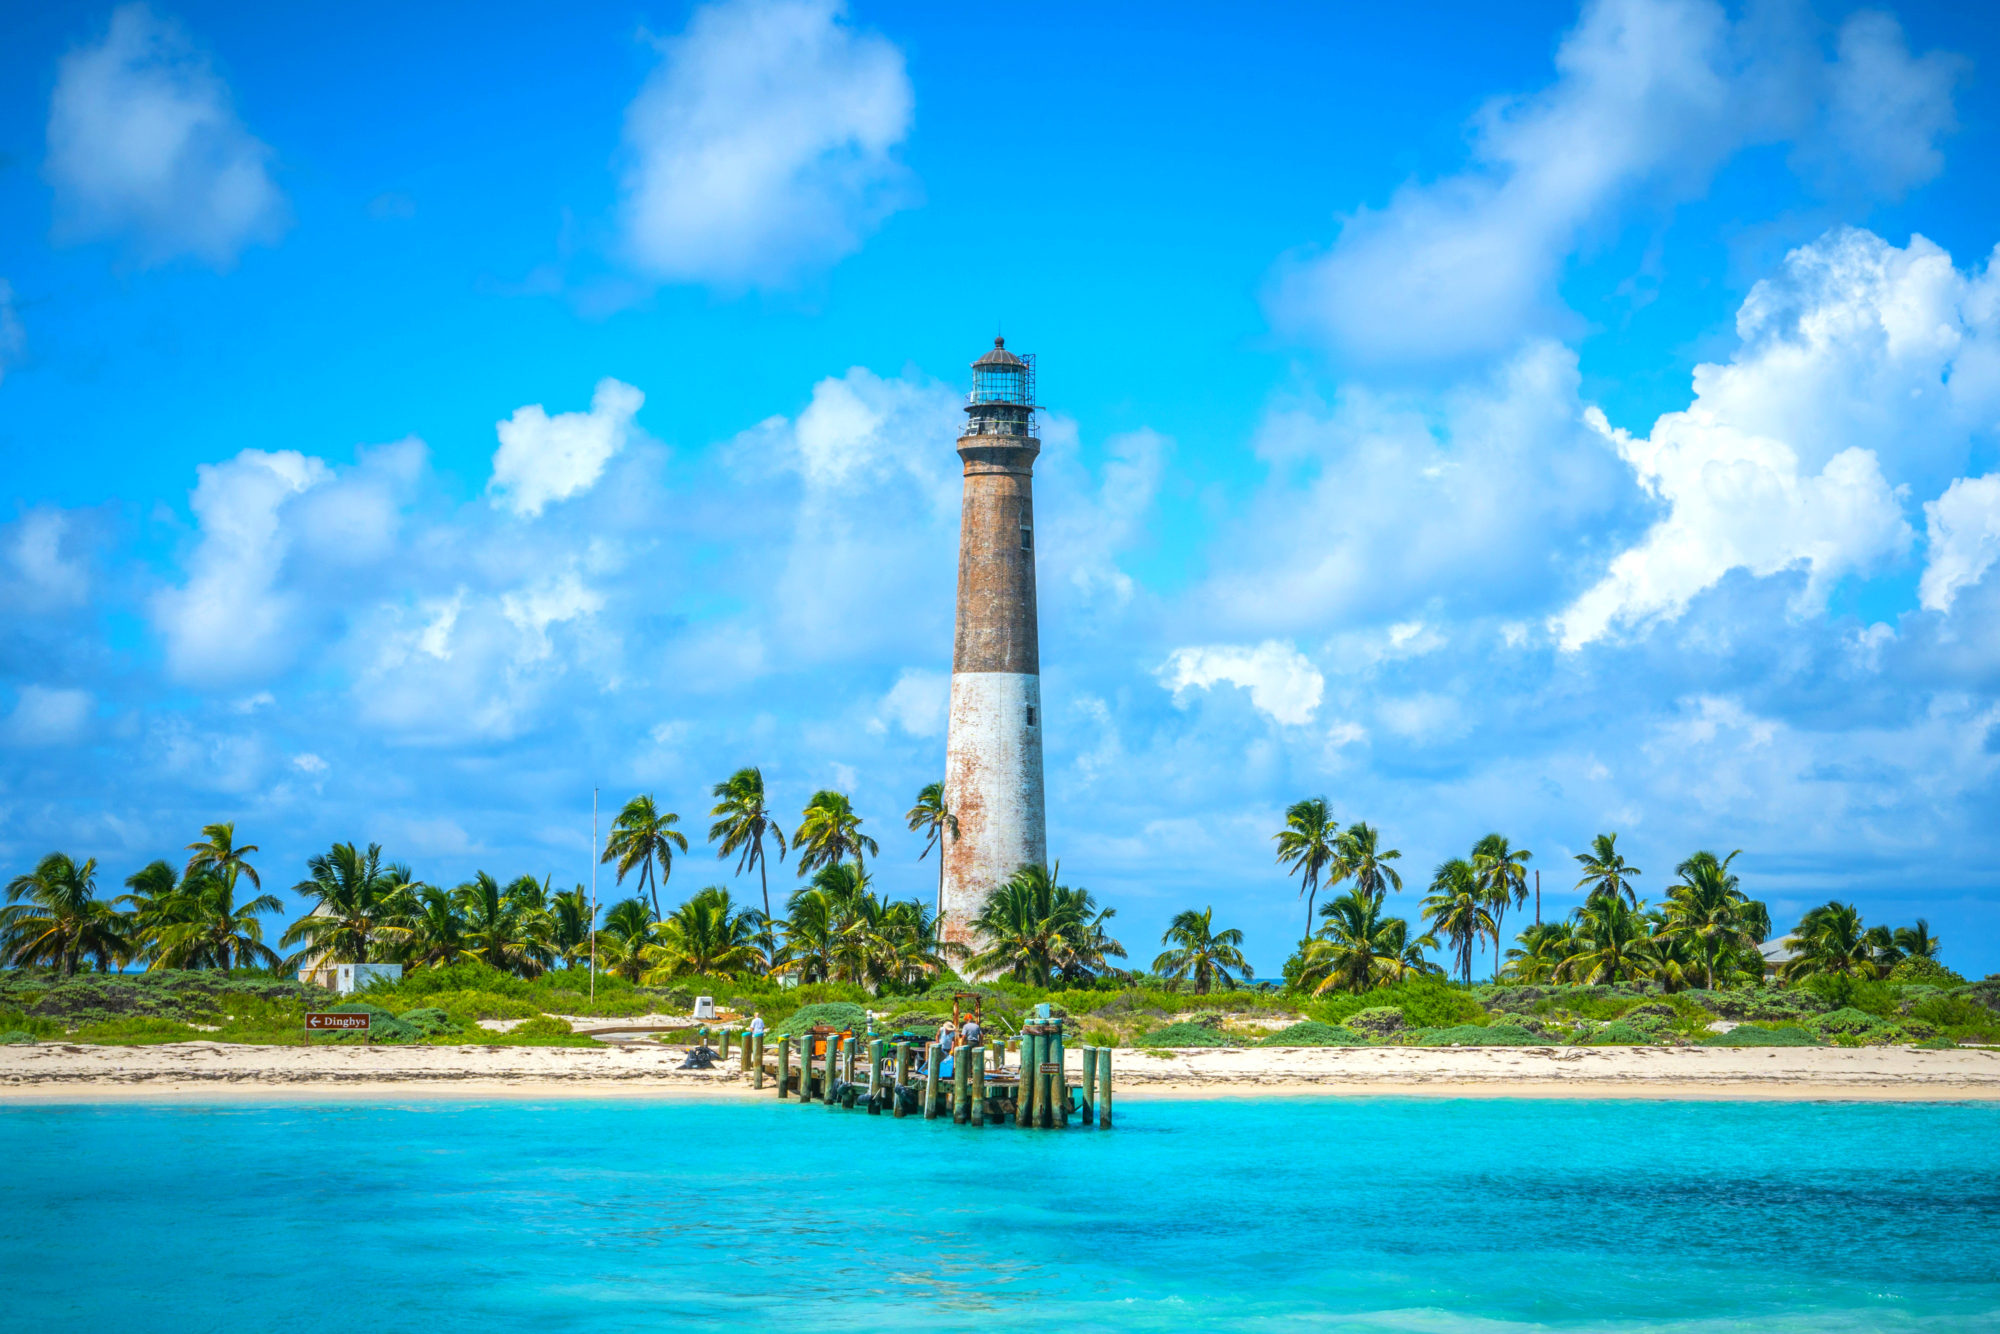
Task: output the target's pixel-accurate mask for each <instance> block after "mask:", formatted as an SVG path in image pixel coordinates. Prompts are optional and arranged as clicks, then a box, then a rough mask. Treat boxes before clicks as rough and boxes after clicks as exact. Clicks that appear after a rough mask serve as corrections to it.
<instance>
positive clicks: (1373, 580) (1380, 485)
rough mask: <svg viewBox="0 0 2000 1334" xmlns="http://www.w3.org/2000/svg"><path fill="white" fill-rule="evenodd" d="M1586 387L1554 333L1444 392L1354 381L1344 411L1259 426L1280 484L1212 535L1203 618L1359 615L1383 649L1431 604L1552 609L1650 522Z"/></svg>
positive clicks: (1364, 651) (1231, 623)
mask: <svg viewBox="0 0 2000 1334" xmlns="http://www.w3.org/2000/svg"><path fill="white" fill-rule="evenodd" d="M1579 384H1580V377H1579V374H1578V370H1577V359H1576V354H1575V353H1574V352H1572V351H1570V350H1569V349H1567V348H1564V347H1561V346H1559V345H1557V344H1555V343H1548V342H1542V343H1536V344H1533V345H1531V346H1529V347H1527V348H1525V349H1523V350H1522V351H1521V352H1520V353H1519V354H1518V355H1516V356H1515V357H1513V358H1511V359H1510V360H1508V361H1507V362H1505V363H1503V364H1501V365H1500V366H1498V367H1496V368H1494V369H1493V370H1492V371H1491V372H1489V373H1488V374H1485V375H1483V376H1481V377H1479V378H1478V379H1476V380H1472V381H1469V382H1467V383H1464V384H1461V385H1459V386H1457V387H1456V388H1454V389H1452V390H1450V391H1448V392H1446V393H1443V394H1441V395H1435V396H1431V395H1417V394H1413V393H1407V392H1405V393H1383V392H1378V391H1374V390H1370V389H1368V388H1366V387H1363V386H1360V385H1355V384H1349V385H1348V386H1346V387H1345V388H1344V389H1343V391H1342V393H1341V396H1340V398H1339V400H1338V401H1337V402H1336V403H1334V404H1333V405H1332V406H1331V407H1325V408H1323V407H1321V406H1319V405H1317V404H1308V405H1304V406H1299V407H1288V408H1284V409H1281V410H1278V411H1274V412H1273V413H1272V414H1271V415H1270V417H1269V418H1268V419H1267V420H1266V422H1265V423H1264V425H1263V428H1262V430H1261V431H1260V433H1259V435H1258V438H1257V452H1258V454H1259V455H1260V456H1261V457H1262V458H1263V459H1264V460H1265V461H1266V462H1267V463H1269V464H1270V465H1271V466H1272V475H1271V481H1270V482H1269V483H1268V484H1267V486H1266V487H1265V488H1264V490H1263V492H1262V493H1261V494H1260V495H1259V496H1258V497H1257V499H1256V502H1255V503H1254V505H1253V506H1252V507H1251V508H1250V509H1249V510H1248V512H1247V513H1246V514H1245V515H1244V516H1243V517H1242V518H1241V519H1240V520H1239V521H1238V522H1237V523H1236V524H1235V525H1233V527H1232V529H1231V530H1230V531H1229V532H1228V534H1227V536H1226V537H1225V539H1224V540H1222V541H1219V542H1218V543H1217V544H1216V550H1215V557H1214V562H1215V565H1216V567H1217V568H1216V572H1215V574H1214V575H1213V576H1212V577H1211V578H1210V580H1209V581H1208V584H1207V586H1206V587H1205V588H1204V589H1203V590H1201V592H1200V594H1199V595H1198V601H1199V606H1200V608H1201V614H1202V616H1203V618H1204V621H1205V622H1208V623H1213V624H1216V625H1220V626H1223V627H1226V628H1227V630H1226V631H1225V632H1227V631H1235V632H1237V633H1242V634H1269V633H1272V632H1274V631H1282V632H1287V633H1293V634H1319V633H1324V630H1325V628H1326V627H1327V626H1328V625H1330V624H1340V625H1344V626H1352V627H1356V630H1355V631H1354V633H1356V634H1359V635H1362V637H1363V640H1364V641H1365V642H1357V643H1356V644H1354V645H1352V646H1351V647H1352V649H1353V650H1354V654H1355V655H1359V656H1361V657H1365V658H1366V659H1368V660H1371V661H1372V660H1375V659H1379V658H1381V657H1382V656H1384V655H1385V654H1387V653H1388V652H1390V650H1391V648H1392V647H1394V646H1392V645H1390V644H1389V643H1388V641H1387V637H1386V626H1387V625H1388V624H1398V623H1405V622H1408V621H1411V620H1412V619H1413V618H1412V616H1411V613H1412V612H1413V611H1415V610H1416V609H1418V608H1420V607H1426V606H1427V605H1428V604H1431V603H1433V601H1435V603H1436V607H1437V616H1436V617H1431V616H1429V615H1428V613H1427V616H1426V619H1427V621H1428V620H1434V619H1439V618H1443V619H1446V620H1448V619H1449V618H1450V617H1452V616H1455V615H1458V614H1464V613H1479V614H1487V613H1493V612H1507V611H1513V612H1515V613H1516V614H1517V615H1519V614H1533V615H1537V616H1539V615H1541V614H1543V612H1544V610H1545V608H1546V606H1547V601H1546V600H1547V598H1548V597H1549V591H1550V587H1551V583H1552V582H1556V581H1559V580H1561V579H1562V578H1563V576H1564V575H1565V574H1566V573H1567V570H1568V567H1570V566H1572V565H1574V564H1576V563H1578V562H1581V561H1582V560H1584V559H1585V558H1586V557H1587V556H1588V555H1589V554H1590V553H1591V552H1592V551H1594V550H1595V549H1596V546H1597V545H1598V544H1600V543H1602V542H1603V541H1604V540H1605V538H1606V536H1607V535H1610V534H1616V533H1618V532H1619V531H1620V530H1621V529H1622V528H1624V527H1626V526H1627V525H1628V524H1629V523H1631V522H1632V521H1633V520H1634V519H1635V518H1637V517H1638V516H1637V515H1636V514H1635V513H1633V512H1632V511H1633V506H1634V503H1635V499H1636V497H1635V496H1634V493H1633V488H1632V484H1631V481H1630V478H1629V475H1628V474H1627V473H1626V471H1625V470H1624V469H1623V468H1622V467H1621V466H1620V465H1619V462H1618V460H1617V458H1616V457H1615V456H1614V455H1613V454H1612V453H1611V451H1610V450H1608V449H1606V448H1605V447H1604V443H1603V441H1602V440H1601V439H1600V438H1598V437H1596V436H1595V435H1593V434H1592V433H1591V432H1590V431H1589V430H1588V429H1587V428H1586V427H1585V426H1584V425H1583V422H1582V420H1581V419H1582V416H1583V407H1584V405H1583V403H1582V400H1581V399H1580V398H1579V397H1578V389H1579ZM1557 586H1558V587H1560V583H1558V584H1557ZM1371 625H1372V627H1373V628H1370V629H1367V630H1366V631H1363V630H1361V629H1360V628H1359V627H1363V626H1371ZM1432 633H1435V632H1434V631H1427V632H1420V633H1418V634H1417V635H1416V636H1415V637H1414V638H1413V640H1412V641H1411V642H1410V643H1409V644H1408V645H1407V646H1405V647H1404V648H1402V649H1400V650H1398V651H1400V652H1414V651H1418V650H1420V649H1424V648H1427V647H1429V646H1430V645H1431V639H1430V635H1431V634H1432Z"/></svg>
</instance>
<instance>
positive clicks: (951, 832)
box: [905, 783, 958, 917]
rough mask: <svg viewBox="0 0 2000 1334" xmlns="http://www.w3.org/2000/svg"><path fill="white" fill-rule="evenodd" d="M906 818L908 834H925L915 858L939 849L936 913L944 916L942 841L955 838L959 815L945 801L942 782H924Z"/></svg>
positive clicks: (926, 855)
mask: <svg viewBox="0 0 2000 1334" xmlns="http://www.w3.org/2000/svg"><path fill="white" fill-rule="evenodd" d="M905 818H906V819H908V820H909V822H910V832H911V833H913V834H922V835H924V850H923V851H922V852H920V853H918V854H917V860H918V861H922V860H923V859H924V858H926V857H928V856H929V855H930V852H931V849H932V848H936V849H937V850H938V893H937V915H938V916H939V917H943V916H944V842H945V840H946V839H947V838H950V839H953V840H956V839H957V838H958V817H957V816H956V815H953V814H952V813H951V808H950V807H949V806H947V805H945V803H944V784H943V783H926V784H924V788H923V791H921V792H919V793H917V804H916V805H914V806H912V807H910V809H909V811H908V812H906V814H905Z"/></svg>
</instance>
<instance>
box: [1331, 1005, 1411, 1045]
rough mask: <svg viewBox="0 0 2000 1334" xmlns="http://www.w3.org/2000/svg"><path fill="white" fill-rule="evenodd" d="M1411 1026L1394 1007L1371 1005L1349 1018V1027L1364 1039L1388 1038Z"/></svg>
mask: <svg viewBox="0 0 2000 1334" xmlns="http://www.w3.org/2000/svg"><path fill="white" fill-rule="evenodd" d="M1409 1026H1410V1024H1409V1021H1408V1020H1406V1019H1404V1018H1403V1012H1402V1011H1401V1010H1399V1009H1397V1008H1396V1007H1395V1006H1393V1005H1371V1006H1369V1007H1368V1008H1367V1009H1365V1010H1359V1011H1357V1012H1355V1013H1354V1014H1351V1015H1349V1016H1347V1027H1348V1028H1351V1029H1353V1030H1354V1031H1355V1032H1356V1033H1359V1034H1361V1035H1362V1036H1364V1037H1371V1038H1386V1037H1389V1036H1391V1035H1392V1034H1395V1033H1400V1032H1402V1031H1403V1030H1404V1029H1405V1028H1408V1027H1409Z"/></svg>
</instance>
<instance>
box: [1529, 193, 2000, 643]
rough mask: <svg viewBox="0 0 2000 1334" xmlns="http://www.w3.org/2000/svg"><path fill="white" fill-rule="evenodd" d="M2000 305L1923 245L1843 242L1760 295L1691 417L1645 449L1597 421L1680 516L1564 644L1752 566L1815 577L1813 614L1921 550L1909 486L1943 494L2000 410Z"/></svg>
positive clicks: (1605, 588) (1580, 612)
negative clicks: (1853, 580) (1847, 588)
mask: <svg viewBox="0 0 2000 1334" xmlns="http://www.w3.org/2000/svg"><path fill="white" fill-rule="evenodd" d="M1995 297H1996V279H1995V275H1994V274H1993V273H1992V271H1991V268H1990V266H1989V269H1988V271H1987V272H1985V273H1983V274H1979V275H1966V274H1962V273H1960V272H1959V271H1958V270H1957V269H1955V268H1954V267H1953V265H1952V262H1951V257H1950V256H1949V255H1947V254H1946V253H1945V252H1944V251H1942V250H1940V249H1939V248H1938V247H1937V246H1935V245H1933V244H1931V243H1930V242H1929V241H1927V240H1925V239H1924V238H1922V237H1920V236H1919V237H1912V238H1911V240H1910V244H1909V245H1908V246H1907V247H1903V248H1900V249H1899V248H1897V247H1895V246H1892V245H1890V244H1888V243H1887V242H1886V241H1884V240H1882V239H1881V238H1880V237H1878V236H1875V235H1873V234H1872V233H1869V232H1864V231H1857V230H1852V229H1842V230H1837V231H1834V232H1830V233H1828V234H1827V235H1826V236H1824V237H1821V238H1820V239H1819V240H1818V241H1815V242H1813V243H1812V244H1811V245H1807V246H1802V247H1800V248H1798V249H1797V250H1794V251H1793V252H1792V253H1791V254H1789V255H1788V256H1786V259H1785V262H1784V265H1783V268H1782V270H1781V272H1780V273H1779V274H1777V275H1775V276H1774V277H1772V278H1769V279H1766V280H1764V281H1762V282H1759V283H1758V284H1757V285H1756V286H1755V287H1753V288H1752V289H1751V291H1750V294H1749V296H1748V297H1747V298H1746V299H1745V300H1744V303H1743V306H1742V308H1741V310H1740V311H1739V312H1738V315H1737V321H1736V327H1737V334H1738V336H1739V338H1740V340H1741V344H1742V346H1741V347H1740V349H1739V350H1738V352H1737V353H1736V355H1735V356H1734V357H1733V358H1732V359H1731V360H1730V361H1729V362H1728V363H1726V364H1704V365H1701V366H1698V367H1696V369H1695V374H1694V389H1695V397H1694V401H1693V403H1692V404H1691V405H1690V406H1689V407H1688V408H1687V409H1686V410H1685V411H1681V412H1671V413H1667V414H1665V415H1664V416H1662V417H1661V418H1660V419H1659V420H1658V421H1657V422H1655V423H1654V425H1653V429H1652V431H1651V433H1650V434H1649V435H1648V436H1646V437H1643V438H1641V437H1637V436H1633V435H1631V434H1629V433H1627V432H1625V431H1622V430H1616V429H1613V428H1612V427H1611V426H1610V424H1609V423H1608V422H1607V421H1606V420H1605V419H1604V417H1603V415H1602V414H1601V413H1597V412H1595V411H1593V412H1592V413H1590V414H1589V416H1588V420H1589V421H1590V423H1591V425H1592V427H1593V428H1594V429H1596V430H1598V431H1599V432H1600V433H1602V434H1603V435H1604V436H1605V438H1606V439H1607V440H1609V441H1611V442H1612V443H1613V444H1614V445H1615V446H1616V448H1617V450H1618V453H1619V455H1620V456H1621V457H1622V458H1624V459H1625V460H1626V462H1627V463H1629V464H1630V465H1631V466H1632V469H1633V472H1634V474H1635V475H1636V476H1637V478H1638V481H1639V483H1640V485H1641V486H1642V487H1644V488H1645V490H1646V491H1647V492H1648V493H1649V494H1650V495H1651V496H1653V497H1654V498H1656V499H1657V500H1658V501H1659V502H1660V503H1661V505H1662V506H1663V507H1664V509H1665V511H1666V513H1665V515H1664V517H1662V518H1661V519H1660V520H1659V521H1658V522H1657V523H1655V524H1654V525H1653V527H1652V528H1651V530H1650V531H1649V532H1648V533H1647V534H1646V536H1645V537H1644V538H1643V539H1642V540H1641V541H1640V542H1639V543H1637V544H1636V545H1634V546H1632V547H1631V548H1629V549H1627V550H1625V551H1623V552H1621V553H1619V554H1618V555H1617V556H1616V557H1615V558H1614V559H1613V560H1612V561H1611V562H1610V567H1609V569H1608V570H1607V572H1606V573H1605V575H1604V576H1603V578H1602V579H1601V580H1599V581H1598V582H1597V583H1596V584H1595V585H1594V586H1593V587H1591V588H1590V589H1588V590H1587V591H1585V592H1584V593H1583V594H1582V595H1581V596H1580V597H1578V598H1577V599H1576V600H1575V601H1574V602H1573V603H1572V604H1571V605H1570V606H1569V607H1568V608H1567V609H1566V610H1565V611H1563V612H1562V613H1561V614H1560V615H1559V616H1557V617H1556V618H1555V619H1554V621H1553V622H1552V628H1553V629H1555V630H1557V631H1558V633H1559V635H1560V638H1561V641H1562V643H1563V645H1564V647H1566V648H1571V649H1574V648H1578V647H1581V646H1582V645H1584V644H1587V643H1590V642H1592V641H1593V640H1597V639H1602V638H1604V637H1606V636H1607V635H1609V634H1611V633H1612V632H1613V631H1615V630H1617V629H1618V628H1620V627H1627V626H1630V627H1636V626H1640V625H1643V624H1644V623H1646V622H1648V621H1652V620H1656V619H1661V618H1666V619H1671V618H1673V617H1675V616H1678V615H1680V614H1681V613H1682V612H1683V611H1684V610H1685V609H1686V607H1687V605H1688V603H1689V601H1690V600H1691V599H1693V598H1694V597H1695V596H1696V595H1697V594H1699V593H1701V592H1703V591H1704V590H1706V589H1709V588H1712V587H1714V586H1715V585H1716V584H1717V583H1719V582H1720V581H1721V580H1722V578H1723V576H1724V575H1726V574H1728V573H1729V572H1730V571H1731V570H1737V569H1741V570H1746V571H1748V572H1749V573H1751V574H1753V575H1757V576H1769V575H1773V574H1777V573H1779V572H1780V571H1785V570H1793V569H1798V570H1803V571H1804V572H1805V574H1806V581H1805V584H1804V587H1803V589H1802V590H1801V593H1800V595H1799V599H1798V601H1797V602H1796V603H1795V604H1794V606H1795V609H1796V610H1809V609H1811V608H1812V607H1814V606H1816V605H1818V604H1819V602H1820V601H1821V600H1822V599H1823V598H1824V596H1825V593H1826V591H1827V589H1828V588H1829V587H1830V585H1831V584H1832V583H1833V582H1834V581H1836V580H1838V579H1839V578H1841V577H1842V576H1844V575H1847V574H1850V573H1861V572H1868V571H1870V570H1873V569H1875V568H1878V567H1880V566H1881V565H1882V564H1883V563H1884V562H1885V561H1887V560H1889V559H1891V558H1893V557H1895V556H1897V555H1899V554H1900V553H1902V552H1903V551H1904V550H1905V549H1907V548H1908V546H1909V545H1910V543H1911V542H1912V541H1913V539H1914V533H1913V532H1912V531H1911V529H1910V527H1909V525H1908V524H1907V523H1906V522H1905V520H1904V517H1903V509H1902V495H1901V491H1900V490H1899V487H1901V486H1916V487H1920V488H1922V490H1925V491H1928V490H1933V489H1935V488H1937V487H1940V486H1942V485H1943V484H1944V479H1946V478H1949V477H1950V476H1951V475H1952V474H1953V473H1954V472H1955V471H1956V470H1957V469H1959V468H1961V467H1963V466H1964V464H1965V462H1966V460H1967V458H1968V456H1969V454H1970V451H1971V448H1972V442H1973V439H1974V437H1975V436H1976V435H1977V434H1978V433H1980V432H1982V431H1984V430H1986V429H1987V428H1988V425H1989V423H1990V420H1991V417H1992V414H1993V413H1994V412H1995V411H1996V410H2000V373H1996V371H2000V301H1996V299H1995ZM1975 494H1976V493H1975ZM1938 522H1939V523H1940V525H1941V527H1940V528H1939V529H1938V531H1939V532H1944V533H1948V532H1949V530H1951V529H1952V527H1953V525H1954V524H1959V523H1962V520H1961V519H1960V518H1959V512H1958V510H1957V509H1956V507H1955V508H1954V512H1953V513H1952V514H1950V515H1947V516H1945V517H1944V518H1942V519H1940V520H1938ZM1947 540H1949V539H1948V538H1947ZM1940 568H1941V569H1943V570H1944V571H1945V572H1944V573H1941V574H1940V575H1939V576H1938V578H1937V579H1936V580H1934V581H1933V582H1932V583H1931V585H1930V587H1931V589H1932V590H1933V593H1934V595H1935V596H1936V597H1938V598H1943V599H1945V600H1947V601H1948V594H1947V593H1946V592H1945V591H1944V590H1945V589H1947V588H1948V587H1949V586H1951V580H1953V579H1954V578H1957V577H1958V576H1957V575H1956V574H1954V573H1952V572H1951V571H1952V570H1953V569H1954V568H1956V567H1954V566H1952V565H1951V563H1950V558H1949V557H1948V559H1947V563H1946V565H1945V566H1943V567H1940ZM1972 577H1975V578H1976V577H1977V576H1976V575H1974V576H1972Z"/></svg>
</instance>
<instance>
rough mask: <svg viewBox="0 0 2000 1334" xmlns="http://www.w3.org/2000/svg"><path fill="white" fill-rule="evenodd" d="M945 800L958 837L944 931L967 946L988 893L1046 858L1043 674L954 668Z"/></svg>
mask: <svg viewBox="0 0 2000 1334" xmlns="http://www.w3.org/2000/svg"><path fill="white" fill-rule="evenodd" d="M947 735H948V737H949V740H948V742H947V744H946V749H945V768H944V792H945V803H946V805H948V806H949V807H950V809H951V810H952V812H953V813H954V814H955V815H956V816H957V817H958V837H957V838H956V839H948V840H946V843H945V884H944V903H943V905H942V906H943V910H944V917H945V929H946V935H947V937H948V938H950V939H955V940H959V941H962V942H964V943H966V944H969V945H975V946H976V945H977V943H978V942H976V941H974V940H972V938H971V930H970V927H971V922H972V919H973V918H974V917H976V916H978V915H979V910H980V909H981V908H982V907H983V906H984V905H985V903H986V899H987V896H988V895H990V894H991V893H992V892H993V891H994V890H995V889H996V888H998V887H999V886H1000V885H1002V884H1005V883H1006V882H1007V880H1008V879H1009V878H1011V877H1012V876H1013V874H1014V872H1016V871H1018V870H1020V869H1021V868H1022V867H1023V866H1039V865H1044V864H1046V863H1047V861H1048V838H1047V834H1046V833H1045V830H1044V825H1043V817H1042V811H1043V804H1042V678H1041V677H1040V676H1039V675H1037V674H1035V673H1032V672H954V673H952V678H951V724H950V729H949V732H948V733H947Z"/></svg>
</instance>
